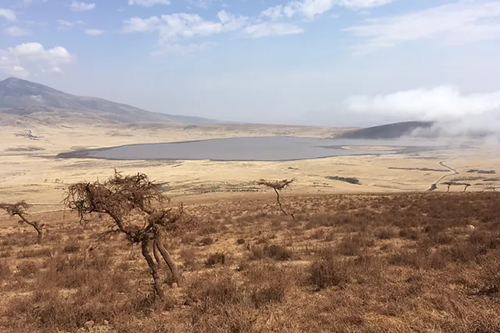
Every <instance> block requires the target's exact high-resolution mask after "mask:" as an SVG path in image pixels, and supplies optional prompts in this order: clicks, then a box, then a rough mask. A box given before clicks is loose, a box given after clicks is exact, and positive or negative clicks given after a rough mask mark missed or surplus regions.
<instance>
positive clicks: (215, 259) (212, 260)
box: [205, 252, 226, 267]
mask: <svg viewBox="0 0 500 333" xmlns="http://www.w3.org/2000/svg"><path fill="white" fill-rule="evenodd" d="M225 263H226V255H225V254H224V253H221V252H216V253H212V254H211V255H210V256H208V258H207V260H206V261H205V265H206V266H209V267H214V266H215V265H218V264H220V265H224V264H225Z"/></svg>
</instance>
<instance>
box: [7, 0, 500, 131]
mask: <svg viewBox="0 0 500 333" xmlns="http://www.w3.org/2000/svg"><path fill="white" fill-rule="evenodd" d="M499 57H500V1H493V0H465V1H451V0H447V1H441V0H418V1H415V0H295V1H278V0H273V1H250V0H246V1H242V0H233V1H229V0H228V1H224V0H95V1H86V2H80V1H71V0H2V1H1V2H0V79H3V78H6V77H9V76H16V77H20V78H25V79H28V80H33V81H36V82H40V83H43V84H48V85H50V86H52V87H54V88H57V89H61V90H63V91H66V92H70V93H74V94H78V95H88V96H96V97H102V98H106V99H110V100H113V101H118V102H122V103H127V104H131V105H134V106H138V107H141V108H145V109H147V110H150V111H156V112H165V113H172V114H181V115H197V116H203V117H209V118H216V119H223V120H232V121H247V122H260V123H268V122H270V123H284V124H307V125H331V126H346V125H353V126H363V125H371V124H377V123H383V122H386V121H397V120H409V119H440V118H446V117H455V118H460V117H464V116H466V115H470V114H472V115H481V114H498V111H499V110H500V80H499V79H498V78H499V77H500V62H499V61H498V60H497V58H499Z"/></svg>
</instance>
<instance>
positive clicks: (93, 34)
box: [85, 29, 105, 36]
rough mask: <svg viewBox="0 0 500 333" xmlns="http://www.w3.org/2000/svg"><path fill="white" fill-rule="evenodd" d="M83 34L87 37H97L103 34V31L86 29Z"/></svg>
mask: <svg viewBox="0 0 500 333" xmlns="http://www.w3.org/2000/svg"><path fill="white" fill-rule="evenodd" d="M85 33H86V34H87V35H89V36H99V35H102V34H104V33H105V31H104V30H100V29H86V30H85Z"/></svg>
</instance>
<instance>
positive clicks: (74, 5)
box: [70, 1, 95, 12]
mask: <svg viewBox="0 0 500 333" xmlns="http://www.w3.org/2000/svg"><path fill="white" fill-rule="evenodd" d="M94 8H95V3H86V2H79V1H72V2H71V5H70V9H71V10H72V11H74V12H86V11H89V10H93V9H94Z"/></svg>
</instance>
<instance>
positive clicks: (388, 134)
mask: <svg viewBox="0 0 500 333" xmlns="http://www.w3.org/2000/svg"><path fill="white" fill-rule="evenodd" d="M433 124H434V123H433V122H432V121H406V122H401V123H394V124H388V125H381V126H374V127H368V128H362V129H356V130H353V131H349V132H347V133H344V134H342V135H340V136H339V138H343V139H396V138H400V137H402V136H405V135H410V134H411V133H412V132H413V131H415V130H417V129H427V128H431V127H432V125H433Z"/></svg>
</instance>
